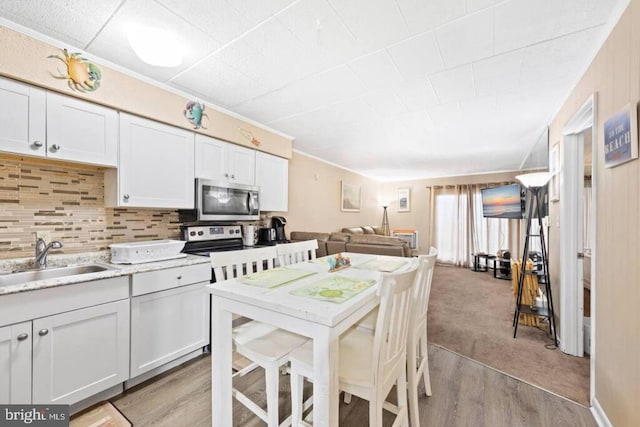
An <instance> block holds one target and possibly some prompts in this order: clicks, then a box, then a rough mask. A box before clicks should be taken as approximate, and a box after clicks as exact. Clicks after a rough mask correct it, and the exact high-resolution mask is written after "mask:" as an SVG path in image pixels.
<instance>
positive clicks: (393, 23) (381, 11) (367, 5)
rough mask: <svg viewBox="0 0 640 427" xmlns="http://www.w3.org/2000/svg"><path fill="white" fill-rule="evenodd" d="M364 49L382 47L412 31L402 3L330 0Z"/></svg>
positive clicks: (381, 0)
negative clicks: (406, 22) (407, 23)
mask: <svg viewBox="0 0 640 427" xmlns="http://www.w3.org/2000/svg"><path fill="white" fill-rule="evenodd" d="M329 3H330V4H331V6H332V7H333V8H334V9H335V10H336V12H337V13H338V15H339V16H340V18H341V19H342V21H343V22H344V23H345V25H346V26H347V27H348V28H349V30H350V31H351V32H352V33H353V34H354V36H355V38H356V40H357V43H358V45H359V46H360V47H361V49H362V51H363V52H371V51H374V50H378V49H381V48H383V47H385V46H387V45H389V44H391V43H395V42H398V41H400V40H402V39H404V38H406V37H407V36H408V35H409V31H408V29H407V26H406V24H405V21H404V19H403V17H402V14H401V13H400V9H399V8H398V5H397V4H396V3H395V2H394V1H388V0H351V1H343V0H329Z"/></svg>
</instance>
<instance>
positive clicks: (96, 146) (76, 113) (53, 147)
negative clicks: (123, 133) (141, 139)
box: [47, 92, 118, 167]
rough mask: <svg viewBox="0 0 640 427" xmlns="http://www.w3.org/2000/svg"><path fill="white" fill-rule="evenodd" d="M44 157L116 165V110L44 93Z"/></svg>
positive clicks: (51, 93)
mask: <svg viewBox="0 0 640 427" xmlns="http://www.w3.org/2000/svg"><path fill="white" fill-rule="evenodd" d="M47 157H49V158H52V159H63V160H70V161H75V162H82V163H91V164H96V165H102V166H113V167H115V166H117V162H118V113H117V112H116V110H112V109H111V108H107V107H103V106H101V105H97V104H92V103H90V102H86V101H81V100H79V99H75V98H71V97H68V96H62V95H60V94H57V93H53V92H47Z"/></svg>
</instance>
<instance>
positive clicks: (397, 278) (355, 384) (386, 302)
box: [289, 264, 419, 427]
mask: <svg viewBox="0 0 640 427" xmlns="http://www.w3.org/2000/svg"><path fill="white" fill-rule="evenodd" d="M418 268H419V267H418V264H415V265H414V266H413V267H412V268H411V270H409V271H408V272H405V273H399V274H383V275H382V282H381V284H380V286H379V287H378V295H379V297H380V306H379V310H378V318H377V321H376V329H375V333H374V334H371V333H367V332H365V331H362V330H360V329H357V328H352V329H350V330H348V331H347V332H345V333H344V334H343V335H342V336H341V337H340V343H339V346H340V349H339V351H340V363H339V388H340V390H343V391H345V392H347V393H350V394H354V395H356V396H359V397H361V398H363V399H366V400H368V401H369V425H370V426H374V427H381V426H382V409H383V406H384V408H385V409H387V408H390V409H392V412H395V413H396V414H397V417H396V420H395V422H394V425H403V426H408V425H409V413H408V412H409V410H408V402H407V370H406V352H407V337H408V335H409V322H410V320H411V314H412V309H413V301H414V298H413V284H414V281H415V276H416V273H417V271H418ZM289 361H290V362H291V399H292V403H291V409H292V425H293V426H299V425H308V424H307V423H306V422H304V421H303V420H302V415H303V411H304V410H305V403H303V402H302V386H303V382H304V378H307V379H309V380H311V381H313V343H312V342H311V341H309V342H308V343H306V344H305V345H303V346H302V347H300V348H298V349H296V350H294V351H292V352H291V354H290V355H289ZM394 384H396V385H397V386H396V390H397V393H398V404H397V405H395V406H393V405H391V404H389V403H385V398H386V396H387V395H388V394H389V391H390V390H391V388H392V387H393V386H394Z"/></svg>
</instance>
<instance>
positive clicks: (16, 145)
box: [0, 78, 46, 157]
mask: <svg viewBox="0 0 640 427" xmlns="http://www.w3.org/2000/svg"><path fill="white" fill-rule="evenodd" d="M0 111H2V113H1V114H0V150H2V151H8V152H11V153H17V154H26V155H30V156H42V157H44V156H45V153H46V146H45V142H46V140H45V136H46V135H45V115H46V111H45V91H44V90H42V89H39V88H36V87H32V86H28V85H25V84H22V83H18V82H14V81H13V80H8V79H3V78H0Z"/></svg>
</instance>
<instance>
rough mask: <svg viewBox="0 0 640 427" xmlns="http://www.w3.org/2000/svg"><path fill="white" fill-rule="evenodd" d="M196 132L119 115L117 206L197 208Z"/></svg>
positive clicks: (127, 115)
mask: <svg viewBox="0 0 640 427" xmlns="http://www.w3.org/2000/svg"><path fill="white" fill-rule="evenodd" d="M193 141H194V137H193V132H190V131H187V130H184V129H179V128H175V127H173V126H168V125H164V124H161V123H158V122H154V121H151V120H147V119H143V118H140V117H136V116H131V115H129V114H122V113H121V114H120V163H119V167H118V179H119V182H118V193H119V197H118V206H123V207H127V206H131V207H147V208H182V209H193V208H194V193H195V184H194V173H193V168H194V165H193V151H194V143H193Z"/></svg>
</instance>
